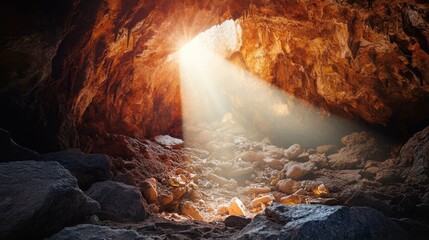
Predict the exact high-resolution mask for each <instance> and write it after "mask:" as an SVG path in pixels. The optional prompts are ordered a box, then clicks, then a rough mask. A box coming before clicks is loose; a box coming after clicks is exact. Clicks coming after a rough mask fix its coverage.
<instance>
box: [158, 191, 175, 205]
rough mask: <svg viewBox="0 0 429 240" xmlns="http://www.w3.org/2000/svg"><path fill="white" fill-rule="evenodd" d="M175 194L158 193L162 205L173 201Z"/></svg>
mask: <svg viewBox="0 0 429 240" xmlns="http://www.w3.org/2000/svg"><path fill="white" fill-rule="evenodd" d="M173 200H174V196H173V194H172V193H171V192H166V193H161V194H159V195H158V202H159V203H160V204H161V206H166V205H168V204H170V203H171V202H173Z"/></svg>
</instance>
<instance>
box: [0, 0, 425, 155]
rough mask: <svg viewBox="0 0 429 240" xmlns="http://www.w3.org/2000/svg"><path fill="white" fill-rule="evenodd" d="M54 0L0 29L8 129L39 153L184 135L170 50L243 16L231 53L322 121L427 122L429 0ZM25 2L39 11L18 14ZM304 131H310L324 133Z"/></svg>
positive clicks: (8, 13) (410, 127)
mask: <svg viewBox="0 0 429 240" xmlns="http://www.w3.org/2000/svg"><path fill="white" fill-rule="evenodd" d="M18 2H19V1H18ZM47 2H48V4H36V3H34V4H32V5H25V4H8V5H7V7H5V8H2V9H4V14H2V21H1V22H5V23H9V22H10V21H9V20H10V19H13V20H14V21H13V22H12V23H11V24H6V26H7V28H4V29H2V36H5V37H7V38H5V41H4V42H2V48H1V49H2V55H1V56H2V59H4V61H2V62H4V63H3V64H2V65H1V67H2V70H3V69H6V70H7V71H4V73H5V75H6V76H4V79H5V80H4V82H5V83H4V84H2V86H0V87H1V93H2V94H1V96H2V98H1V101H0V103H1V110H2V111H1V112H4V111H3V110H6V112H7V113H10V114H5V115H3V116H6V118H5V119H2V125H1V126H5V125H7V126H11V128H10V129H12V130H13V131H12V132H13V133H14V132H17V133H19V139H17V140H21V139H24V140H25V141H27V142H31V144H26V142H22V141H18V142H20V143H22V144H24V145H26V146H30V147H32V146H33V145H34V146H37V148H35V149H36V150H38V149H39V148H42V146H40V145H43V144H47V143H50V144H51V145H49V144H48V145H49V146H50V147H52V145H56V146H57V145H58V144H59V145H60V146H63V147H64V146H65V147H77V146H78V145H82V146H84V147H86V148H88V149H90V148H91V146H93V145H92V143H93V142H94V141H95V140H96V138H97V137H96V136H98V137H102V138H106V137H108V135H109V134H110V133H116V134H126V135H131V136H135V137H150V136H156V135H159V134H170V135H172V136H178V135H180V132H181V129H180V128H181V121H182V116H181V103H180V81H179V75H180V74H179V72H178V67H177V61H176V60H175V58H174V53H175V52H176V51H177V50H178V49H179V48H180V47H181V46H182V45H183V43H185V42H187V41H189V40H190V39H191V38H192V37H194V36H195V35H196V34H198V33H199V32H201V31H204V30H206V29H208V28H210V27H211V26H213V25H215V24H219V23H221V22H223V21H225V20H227V19H237V22H238V23H239V24H240V25H241V28H242V29H243V33H242V48H241V49H240V51H239V52H236V53H233V54H232V56H225V57H231V61H233V62H234V63H237V64H238V65H239V66H242V67H243V68H244V69H246V70H247V71H249V72H251V73H252V74H254V75H256V76H258V77H260V78H261V79H263V80H265V81H266V82H267V83H270V84H272V85H274V86H276V87H278V88H280V89H282V90H284V91H285V92H287V93H289V94H291V95H292V96H295V97H297V98H299V99H303V100H304V101H305V102H307V103H309V104H311V105H315V106H317V107H318V108H320V109H323V111H326V112H324V113H325V114H323V116H324V117H326V116H327V115H329V114H328V113H333V114H338V115H341V116H345V117H348V118H351V119H357V120H363V121H365V122H368V123H371V124H380V125H386V126H388V127H393V128H395V127H399V128H400V129H401V130H402V131H404V132H406V133H412V132H413V131H415V130H416V128H418V127H420V126H421V124H422V123H423V124H424V123H427V122H428V119H429V112H428V111H421V109H428V108H429V106H428V104H429V101H428V96H429V94H428V92H429V88H428V82H429V80H428V79H429V77H428V76H429V70H428V68H427V62H428V61H429V55H428V52H429V49H428V44H427V42H428V31H427V29H428V27H427V26H428V22H427V17H426V16H427V13H428V5H427V4H423V3H421V1H419V2H416V1H413V0H394V1H390V0H382V1H318V0H311V1H294V2H290V3H289V2H288V3H285V2H283V1H267V0H254V1H250V0H240V1H232V0H221V1H215V2H213V1H208V0H204V1H194V0H181V1H170V0H160V1H131V2H130V1H119V2H118V1H115V0H107V1H101V0H96V1H89V2H88V1H74V0H70V1H66V3H64V2H63V1H62V2H61V3H60V2H58V1H52V0H51V1H47ZM22 5H24V6H27V7H28V9H27V8H26V9H27V10H29V9H35V10H34V11H31V10H29V12H30V13H34V14H33V15H32V14H28V15H25V16H27V17H16V16H17V14H16V13H20V12H22V11H24V10H22V9H21V7H22ZM51 6H54V7H51ZM18 16H21V15H18ZM38 24H39V25H38ZM15 25H17V26H20V27H15V28H13V27H10V26H15ZM36 30H37V31H36ZM53 30H54V31H53ZM29 50H31V51H29ZM51 59H52V61H51ZM2 73H3V71H2ZM4 93H5V94H4ZM264 97H265V96H262V98H264ZM236 102H243V101H240V99H237V101H236ZM244 102H246V101H244ZM295 102H296V101H295V100H291V101H290V102H288V104H287V105H288V107H289V108H290V111H291V113H294V114H292V115H291V116H293V117H295V115H298V116H299V115H300V113H299V111H295V109H294V107H293V106H294V105H295V104H294V103H295ZM27 103H31V104H27ZM52 103H58V104H52ZM234 107H236V108H238V106H237V105H235V106H234ZM252 107H253V106H252ZM265 107H266V106H265ZM158 109H163V111H158ZM21 110H22V111H21ZM27 110H29V111H27ZM295 113H296V114H295ZM252 114H253V115H255V114H256V115H257V114H258V113H257V112H252ZM311 116H313V115H311ZM250 117H251V118H252V119H257V121H255V123H254V125H255V126H254V127H255V128H257V129H259V130H261V131H265V132H269V133H283V132H284V131H280V130H285V129H286V130H293V128H295V127H297V126H295V125H290V124H289V123H288V121H278V120H279V119H280V120H281V119H283V118H282V117H283V116H279V117H278V118H276V119H267V118H265V117H264V116H259V115H258V116H250ZM286 118H287V117H286ZM304 118H305V115H304ZM17 119H18V120H19V121H16V120H17ZM241 119H245V120H246V119H249V118H248V117H246V116H244V117H243V118H241ZM258 119H260V120H258ZM287 119H292V117H290V118H287ZM271 120H272V121H271ZM303 120H304V122H305V121H307V120H306V119H303ZM308 121H311V119H308ZM273 122H280V123H281V124H278V125H275V124H272V123H273ZM26 123H28V124H26ZM30 123H31V124H30ZM288 124H289V126H288ZM35 125H36V126H35ZM22 126H28V127H25V128H24V129H22V130H21V129H20V127H22ZM298 127H299V126H298ZM8 129H9V128H8ZM28 129H36V130H33V131H31V132H32V133H34V134H35V136H36V137H35V140H28V139H26V138H25V136H27V135H28V134H27V132H26V131H28ZM315 129H316V130H320V131H325V130H326V131H329V130H330V129H325V128H324V127H321V126H317V127H315ZM299 130H300V131H301V132H303V133H307V135H310V136H309V137H313V138H314V137H315V135H317V133H318V131H309V129H299ZM309 132H310V133H311V134H309ZM297 136H299V135H297ZM289 137H290V136H289ZM39 139H43V140H44V141H38V140H39ZM58 140H59V141H58ZM79 140H80V141H79ZM38 142H41V144H38ZM57 142H59V143H58V144H55V143H57ZM42 143H43V144H42ZM57 147H58V146H57Z"/></svg>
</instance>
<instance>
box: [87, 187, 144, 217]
mask: <svg viewBox="0 0 429 240" xmlns="http://www.w3.org/2000/svg"><path fill="white" fill-rule="evenodd" d="M85 193H86V194H87V195H88V196H89V197H91V198H93V199H95V200H96V201H98V202H99V203H100V206H101V211H100V213H98V214H97V215H98V216H99V217H100V219H112V220H117V221H127V220H128V221H141V220H144V219H145V218H146V209H145V205H144V200H143V197H142V194H141V193H140V190H139V189H138V188H136V187H134V186H130V185H126V184H124V183H120V182H114V181H105V182H98V183H95V184H93V185H92V186H91V188H90V189H88V191H86V192H85Z"/></svg>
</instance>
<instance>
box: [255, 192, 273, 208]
mask: <svg viewBox="0 0 429 240" xmlns="http://www.w3.org/2000/svg"><path fill="white" fill-rule="evenodd" d="M273 200H274V196H273V195H265V196H261V197H258V198H255V199H253V200H252V202H250V205H251V206H252V207H253V208H256V207H258V206H259V205H260V204H261V203H262V204H270V202H272V201H273Z"/></svg>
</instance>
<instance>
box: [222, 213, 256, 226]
mask: <svg viewBox="0 0 429 240" xmlns="http://www.w3.org/2000/svg"><path fill="white" fill-rule="evenodd" d="M251 221H252V219H250V218H244V217H239V216H234V215H231V216H228V217H226V218H225V220H224V223H225V226H226V227H234V228H240V229H241V228H244V227H246V226H247V225H248V224H249V223H250V222H251Z"/></svg>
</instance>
